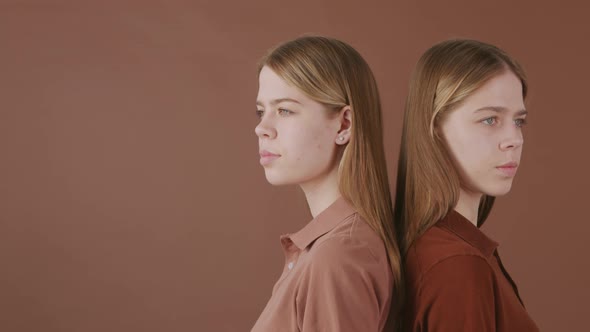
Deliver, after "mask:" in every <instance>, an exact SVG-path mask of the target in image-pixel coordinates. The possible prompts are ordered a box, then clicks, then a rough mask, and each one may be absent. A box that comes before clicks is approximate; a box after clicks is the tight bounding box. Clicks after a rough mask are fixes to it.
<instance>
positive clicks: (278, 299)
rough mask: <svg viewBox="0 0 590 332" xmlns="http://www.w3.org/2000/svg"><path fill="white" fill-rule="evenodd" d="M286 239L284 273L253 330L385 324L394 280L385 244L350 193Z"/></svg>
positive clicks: (366, 330)
mask: <svg viewBox="0 0 590 332" xmlns="http://www.w3.org/2000/svg"><path fill="white" fill-rule="evenodd" d="M281 245H282V247H283V251H284V253H285V266H284V268H283V273H282V275H281V277H280V278H279V280H278V281H277V283H276V284H275V286H274V288H273V290H272V295H271V298H270V300H269V301H268V304H267V305H266V307H265V308H264V311H263V312H262V314H261V315H260V317H259V318H258V321H257V322H256V324H255V325H254V327H253V328H252V332H282V331H303V332H312V331H313V332H316V331H317V332H324V331H325V332H347V331H351V332H352V331H355V332H357V331H358V332H361V331H362V332H372V331H375V332H377V331H382V330H383V327H384V325H385V322H386V320H387V316H388V314H389V307H390V301H391V292H392V286H393V277H392V272H391V268H390V265H389V263H388V259H387V253H386V250H385V245H384V244H383V241H382V240H381V238H380V237H379V235H378V234H377V233H376V232H375V231H374V230H373V229H372V228H371V227H370V226H369V225H368V224H367V223H366V222H365V221H364V220H363V218H362V217H361V216H360V215H359V214H358V213H357V212H356V210H355V209H354V208H353V207H352V206H351V205H350V204H349V203H348V202H346V200H345V199H343V198H339V199H338V200H336V201H335V202H334V203H333V204H332V205H330V206H329V207H328V208H327V209H326V210H324V211H323V212H322V213H320V214H319V215H318V216H317V217H316V218H314V219H313V220H312V221H311V222H310V223H309V224H307V225H306V226H305V227H304V228H303V229H301V230H300V231H299V232H297V233H295V234H287V235H283V236H281Z"/></svg>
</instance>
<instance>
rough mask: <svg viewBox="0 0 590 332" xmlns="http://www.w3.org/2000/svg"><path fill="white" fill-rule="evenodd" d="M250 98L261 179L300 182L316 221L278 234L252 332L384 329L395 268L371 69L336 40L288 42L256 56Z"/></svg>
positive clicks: (397, 259) (397, 274)
mask: <svg viewBox="0 0 590 332" xmlns="http://www.w3.org/2000/svg"><path fill="white" fill-rule="evenodd" d="M256 104H257V109H258V111H257V114H258V116H259V117H260V123H259V124H258V126H256V129H255V131H256V135H257V136H258V143H259V149H260V163H261V165H262V166H263V168H264V172H265V175H266V179H267V180H268V182H270V183H271V184H273V185H298V186H299V187H301V189H302V190H303V192H304V193H305V196H306V199H307V203H308V205H309V209H310V210H311V214H312V216H313V220H311V221H310V222H309V223H308V224H307V225H306V226H305V227H304V228H303V229H301V230H299V231H298V232H295V233H291V234H287V235H283V236H282V237H281V245H282V249H283V251H284V254H285V258H286V260H285V266H284V269H283V273H282V275H281V277H280V279H279V280H278V281H277V283H276V284H275V286H274V288H273V291H272V295H271V297H270V300H269V301H268V304H267V305H266V307H265V308H264V311H263V312H262V314H261V315H260V317H259V318H258V321H257V322H256V324H255V325H254V327H253V329H252V331H255V332H260V331H269V332H275V331H305V332H312V331H367V332H370V331H382V330H383V329H384V326H385V324H386V320H387V318H388V314H389V312H390V306H394V307H395V305H396V302H395V299H394V301H393V302H392V299H391V296H392V294H395V291H396V289H397V287H399V285H400V278H401V272H400V256H399V249H398V246H397V241H396V236H395V234H394V229H393V213H392V207H391V198H390V191H389V185H388V179H387V169H386V164H385V154H384V148H383V139H382V124H381V106H380V101H379V94H378V91H377V85H376V83H375V79H374V77H373V74H372V72H371V70H370V68H369V66H368V65H367V63H366V62H365V61H364V60H363V58H362V57H361V56H360V55H359V53H358V52H357V51H355V50H354V49H353V48H352V47H350V46H349V45H347V44H345V43H343V42H341V41H338V40H335V39H330V38H325V37H302V38H298V39H295V40H293V41H289V42H287V43H284V44H282V45H279V46H278V47H276V48H275V49H273V50H271V51H270V52H269V53H268V54H267V55H266V56H265V57H264V58H263V59H262V60H261V62H260V66H259V90H258V98H257V101H256ZM393 311H394V312H395V309H394V310H393Z"/></svg>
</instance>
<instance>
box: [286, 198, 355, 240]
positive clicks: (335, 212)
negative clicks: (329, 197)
mask: <svg viewBox="0 0 590 332" xmlns="http://www.w3.org/2000/svg"><path fill="white" fill-rule="evenodd" d="M354 213H356V209H355V208H354V207H353V206H352V205H350V203H348V202H347V201H346V199H344V198H343V197H339V198H338V199H337V200H336V201H334V203H332V204H331V205H330V206H328V207H327V208H326V209H325V210H324V211H322V212H321V213H320V214H318V215H317V216H316V217H315V218H314V219H313V220H312V221H310V222H309V223H308V224H307V225H305V227H303V228H302V229H301V230H300V231H298V232H297V233H294V234H290V235H287V236H285V237H288V238H290V239H291V241H292V242H293V243H294V244H295V245H296V246H297V247H298V248H299V249H300V250H303V249H305V248H307V247H308V246H309V245H310V244H311V243H312V242H313V241H315V240H317V239H318V238H319V237H320V236H322V235H324V234H326V233H328V232H329V231H331V230H332V229H334V228H335V227H336V226H338V224H340V223H341V222H342V221H344V220H345V219H346V218H348V217H350V216H351V215H353V214H354Z"/></svg>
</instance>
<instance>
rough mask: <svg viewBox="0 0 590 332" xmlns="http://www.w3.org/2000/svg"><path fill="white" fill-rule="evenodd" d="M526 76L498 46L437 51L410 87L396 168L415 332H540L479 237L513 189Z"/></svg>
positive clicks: (407, 316) (408, 321) (408, 313)
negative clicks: (498, 199)
mask: <svg viewBox="0 0 590 332" xmlns="http://www.w3.org/2000/svg"><path fill="white" fill-rule="evenodd" d="M526 94H527V81H526V78H525V75H524V72H523V70H522V68H521V67H520V66H519V65H518V64H517V63H516V62H515V61H514V60H513V59H512V58H511V57H510V56H508V55H507V54H506V53H505V52H503V51H502V50H500V49H498V48H497V47H495V46H492V45H489V44H485V43H481V42H478V41H473V40H450V41H446V42H442V43H440V44H437V45H435V46H433V47H432V48H430V49H429V50H428V51H427V52H426V53H425V54H424V55H423V56H422V58H421V59H420V61H419V62H418V65H417V68H416V70H415V72H414V74H413V78H412V81H411V83H410V92H409V96H408V100H407V104H406V111H405V119H404V124H403V134H402V143H401V151H400V159H399V167H398V179H397V193H396V194H397V198H396V207H395V218H396V223H397V225H398V226H399V227H400V233H401V234H403V240H402V242H403V245H402V247H403V249H402V252H403V253H404V255H405V256H404V257H405V264H406V265H405V277H406V279H405V280H406V283H407V303H406V307H405V310H404V325H405V329H406V330H408V331H453V332H455V331H478V332H485V331H519V332H526V331H537V330H538V328H537V327H536V325H535V323H534V322H533V321H532V320H531V318H530V317H529V315H528V314H527V312H526V310H525V308H524V306H523V304H522V300H521V299H520V296H519V295H518V291H517V289H516V285H515V283H514V282H513V281H512V279H511V278H510V276H509V275H508V272H506V269H505V268H504V266H503V265H502V262H501V261H500V256H499V255H498V250H497V247H498V244H497V243H496V242H494V241H493V240H491V239H490V238H488V237H487V236H486V235H485V234H484V233H482V232H481V231H480V230H479V228H478V227H479V226H481V225H482V224H483V223H484V221H485V220H486V218H487V216H488V214H489V213H490V210H491V208H492V204H493V202H494V197H496V196H501V195H504V194H506V193H508V191H509V190H510V187H511V186H512V180H513V178H514V176H515V174H516V171H517V169H518V165H519V162H520V155H521V152H522V144H523V132H522V127H523V125H524V124H525V123H526V120H525V118H526V116H527V111H526V110H525V105H524V98H525V97H526Z"/></svg>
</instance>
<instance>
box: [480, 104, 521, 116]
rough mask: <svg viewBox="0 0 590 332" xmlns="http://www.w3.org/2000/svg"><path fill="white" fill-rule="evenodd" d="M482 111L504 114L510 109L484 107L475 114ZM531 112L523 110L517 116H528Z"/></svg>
mask: <svg viewBox="0 0 590 332" xmlns="http://www.w3.org/2000/svg"><path fill="white" fill-rule="evenodd" d="M480 111H492V112H496V113H504V112H506V111H508V109H507V108H506V107H502V106H484V107H480V108H478V109H476V110H475V113H477V112H480ZM528 113H529V112H528V111H527V110H525V109H522V110H520V111H518V112H516V114H515V115H527V114H528Z"/></svg>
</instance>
